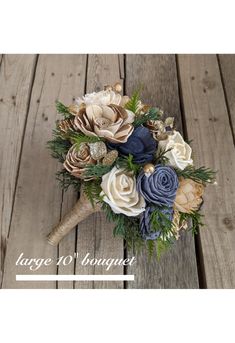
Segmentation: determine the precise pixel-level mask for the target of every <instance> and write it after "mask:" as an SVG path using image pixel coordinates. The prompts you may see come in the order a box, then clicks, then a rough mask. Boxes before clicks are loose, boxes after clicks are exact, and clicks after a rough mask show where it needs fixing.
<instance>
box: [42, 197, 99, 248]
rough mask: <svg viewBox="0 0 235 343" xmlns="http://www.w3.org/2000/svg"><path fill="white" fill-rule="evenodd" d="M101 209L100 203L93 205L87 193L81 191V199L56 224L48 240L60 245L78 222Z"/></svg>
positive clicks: (52, 243)
mask: <svg viewBox="0 0 235 343" xmlns="http://www.w3.org/2000/svg"><path fill="white" fill-rule="evenodd" d="M99 211H101V208H100V205H99V204H96V205H95V206H92V204H91V202H90V201H89V200H88V199H87V197H86V196H85V194H84V193H83V192H81V196H80V199H79V200H78V202H77V203H76V204H75V205H74V207H73V208H72V210H71V211H70V212H69V213H68V214H66V215H65V216H64V217H63V219H62V220H61V222H60V223H59V224H58V225H56V226H55V227H54V228H53V230H52V231H51V233H49V235H48V236H47V241H48V243H49V244H51V245H54V246H56V245H58V244H59V242H60V241H61V239H62V238H63V237H64V236H66V235H67V234H68V233H69V232H70V231H71V230H72V229H73V228H74V227H75V226H76V225H77V224H78V223H80V222H82V221H83V220H84V219H86V218H87V217H88V216H89V215H90V214H92V213H95V212H99Z"/></svg>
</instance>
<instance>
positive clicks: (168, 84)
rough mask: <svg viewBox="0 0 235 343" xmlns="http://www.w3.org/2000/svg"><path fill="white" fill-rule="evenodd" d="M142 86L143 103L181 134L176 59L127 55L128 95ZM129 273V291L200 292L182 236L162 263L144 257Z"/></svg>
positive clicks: (187, 240)
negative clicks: (169, 120)
mask: <svg viewBox="0 0 235 343" xmlns="http://www.w3.org/2000/svg"><path fill="white" fill-rule="evenodd" d="M139 85H141V86H142V98H143V100H144V101H145V102H146V103H149V104H152V105H153V104H154V105H155V106H158V107H160V108H163V109H164V110H165V113H166V114H170V115H173V116H175V118H176V127H177V129H178V130H180V131H181V132H182V122H181V114H180V104H179V95H178V84H177V73H176V63H175V56H173V55H127V56H126V93H127V94H131V93H132V92H133V91H134V90H135V89H136V88H138V86H139ZM127 272H128V274H135V281H134V282H131V281H130V282H127V287H128V288H198V276H197V265H196V256H195V248H194V239H193V237H192V235H190V234H185V235H182V237H181V239H180V240H179V241H178V242H176V244H175V246H174V247H173V248H172V249H170V250H169V251H168V252H166V253H165V254H164V255H163V256H162V258H161V260H160V261H159V262H158V261H156V260H154V259H153V260H152V261H151V262H149V261H148V256H147V253H146V252H143V253H141V254H140V255H139V256H138V258H137V263H136V264H135V265H134V266H133V267H130V268H128V269H127Z"/></svg>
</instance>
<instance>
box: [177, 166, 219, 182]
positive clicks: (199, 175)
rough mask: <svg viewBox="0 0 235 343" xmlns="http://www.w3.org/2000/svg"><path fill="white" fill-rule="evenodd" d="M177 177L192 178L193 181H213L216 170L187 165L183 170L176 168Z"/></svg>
mask: <svg viewBox="0 0 235 343" xmlns="http://www.w3.org/2000/svg"><path fill="white" fill-rule="evenodd" d="M176 173H177V175H178V177H180V176H182V177H184V178H185V179H192V180H193V181H195V182H202V183H203V184H206V183H213V182H214V181H215V175H216V172H214V171H213V170H212V169H210V168H206V167H200V168H198V169H196V168H194V167H193V166H187V167H186V168H185V169H184V170H180V169H176Z"/></svg>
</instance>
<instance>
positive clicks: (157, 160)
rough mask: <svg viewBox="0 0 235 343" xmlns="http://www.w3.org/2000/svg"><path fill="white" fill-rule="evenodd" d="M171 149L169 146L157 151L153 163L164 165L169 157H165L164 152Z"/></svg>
mask: <svg viewBox="0 0 235 343" xmlns="http://www.w3.org/2000/svg"><path fill="white" fill-rule="evenodd" d="M171 150H172V148H169V149H167V150H162V151H159V152H157V155H156V158H155V159H154V164H162V165H164V166H165V165H167V164H168V162H169V158H167V157H166V153H167V152H168V151H171Z"/></svg>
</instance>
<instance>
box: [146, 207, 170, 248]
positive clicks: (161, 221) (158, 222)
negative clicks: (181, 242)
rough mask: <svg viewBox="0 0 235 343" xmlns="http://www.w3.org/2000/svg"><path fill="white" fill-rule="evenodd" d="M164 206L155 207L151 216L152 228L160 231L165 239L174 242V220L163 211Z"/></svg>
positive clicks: (161, 236)
mask: <svg viewBox="0 0 235 343" xmlns="http://www.w3.org/2000/svg"><path fill="white" fill-rule="evenodd" d="M162 210H163V208H160V207H155V209H154V211H153V212H152V213H151V216H150V228H151V230H152V231H153V232H158V231H159V232H160V238H161V239H162V240H163V241H168V242H172V238H173V237H174V226H173V222H172V221H171V220H170V219H169V217H168V216H167V215H166V214H165V213H163V211H162Z"/></svg>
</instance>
